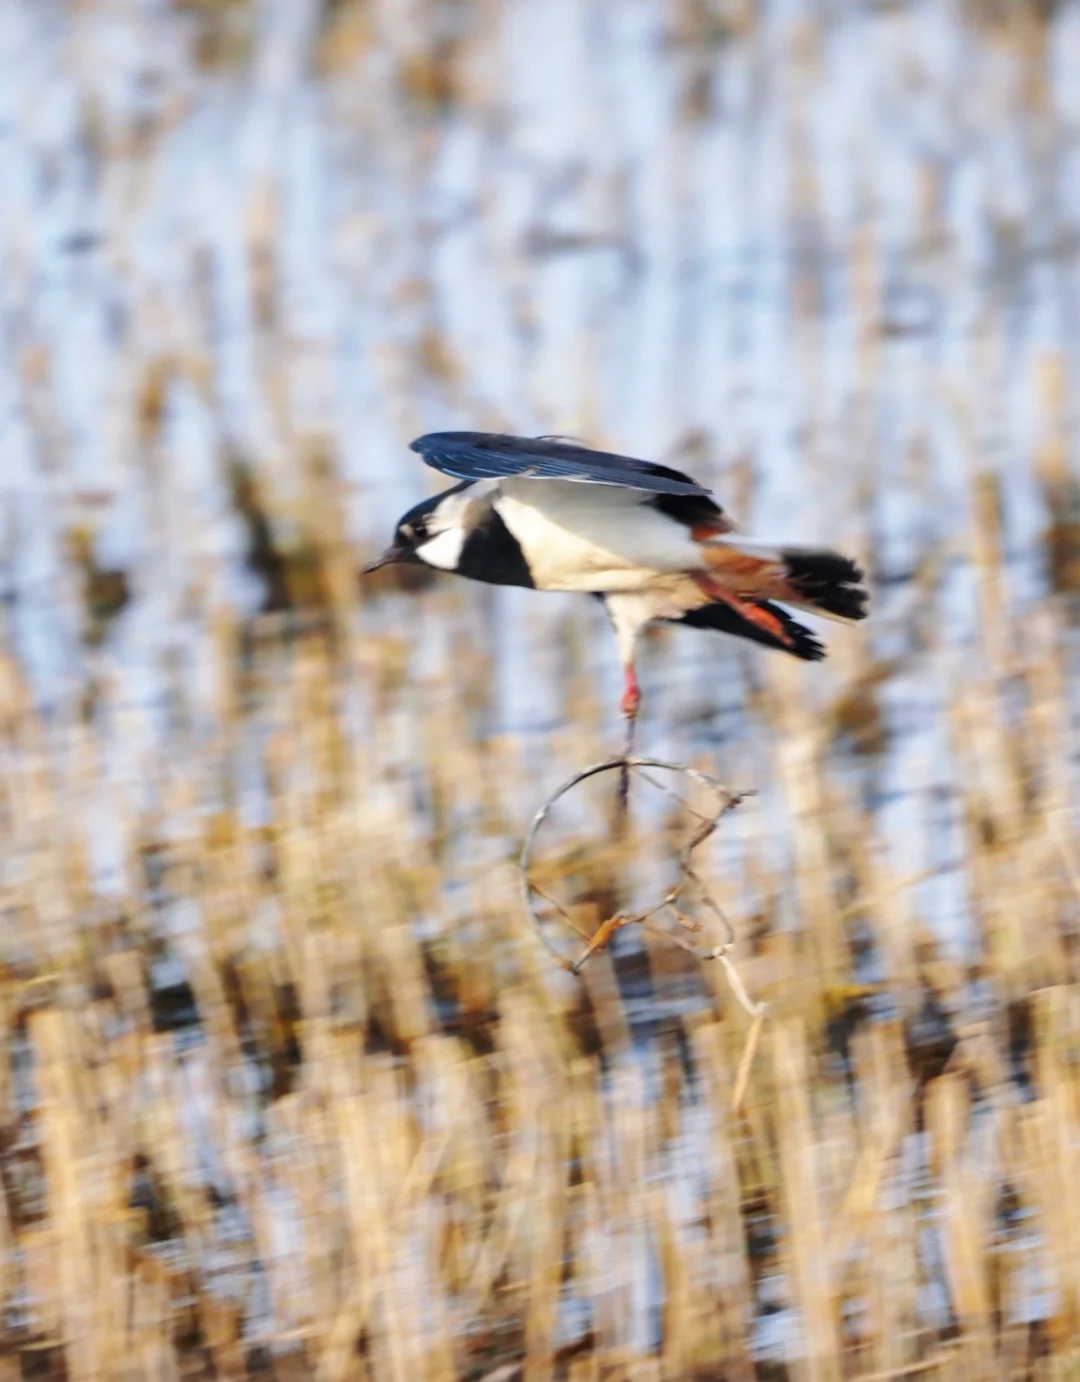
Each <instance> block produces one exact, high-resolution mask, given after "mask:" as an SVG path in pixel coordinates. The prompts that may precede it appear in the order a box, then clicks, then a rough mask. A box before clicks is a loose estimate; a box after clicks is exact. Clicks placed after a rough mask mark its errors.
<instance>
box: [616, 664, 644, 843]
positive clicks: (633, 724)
mask: <svg viewBox="0 0 1080 1382" xmlns="http://www.w3.org/2000/svg"><path fill="white" fill-rule="evenodd" d="M623 671H624V677H625V680H624V682H623V697H622V705H621V707H620V708H621V710H622V713H623V717H624V718H625V720H626V740H625V743H624V745H623V765H622V770H621V772H620V773H619V822H620V824H624V823H625V821H626V815H627V812H628V810H629V808H630V759H631V758H632V757H633V753H634V731H635V729H636V728H637V713H638V707H639V706H640V705H641V688H640V687H639V686H638V683H637V676H636V675H635V673H634V664H633V663H632V662H628V663H627V664H626V666H625V668H624V669H623Z"/></svg>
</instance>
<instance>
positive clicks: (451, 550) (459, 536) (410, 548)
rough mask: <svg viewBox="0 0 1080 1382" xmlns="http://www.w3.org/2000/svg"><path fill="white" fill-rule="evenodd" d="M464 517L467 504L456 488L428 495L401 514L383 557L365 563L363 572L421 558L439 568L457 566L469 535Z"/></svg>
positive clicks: (423, 561)
mask: <svg viewBox="0 0 1080 1382" xmlns="http://www.w3.org/2000/svg"><path fill="white" fill-rule="evenodd" d="M464 520H465V506H464V504H463V503H462V502H461V500H460V498H459V495H458V493H457V491H455V490H451V492H450V493H449V494H437V495H436V496H435V497H434V498H433V499H425V500H424V501H423V502H422V503H420V504H416V505H415V506H414V507H413V508H411V509H410V510H409V511H408V513H406V514H403V515H402V517H401V518H400V519H399V520H398V525H397V527H396V528H395V529H394V540H393V541H392V542H391V544H390V546H389V547H388V548H387V549H386V551H385V552H384V553H383V554H382V556H381V557H379V558H377V559H376V560H375V561H373V562H371V563H370V565H368V566H365V567H364V571H363V574H364V575H367V574H368V572H369V571H378V570H379V568H380V567H382V566H389V565H390V563H391V562H420V563H421V564H422V565H424V566H434V567H435V568H436V569H438V570H440V571H453V570H455V569H456V567H457V562H458V557H459V556H460V555H461V549H462V546H463V545H464V542H465V538H466V537H467V536H468V533H467V529H466V526H465V521H464Z"/></svg>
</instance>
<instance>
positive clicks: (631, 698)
mask: <svg viewBox="0 0 1080 1382" xmlns="http://www.w3.org/2000/svg"><path fill="white" fill-rule="evenodd" d="M640 705H641V688H640V686H638V683H637V677H636V675H635V674H634V669H633V667H627V668H626V670H625V673H624V680H623V695H622V702H621V704H620V707H619V708H620V710H621V711H622V713H623V714H624V715H625V716H626V718H627V719H628V720H629V721H630V722H631V724H633V720H634V717H635V716H636V715H637V713H638V709H639V707H640Z"/></svg>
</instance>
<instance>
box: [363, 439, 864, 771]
mask: <svg viewBox="0 0 1080 1382" xmlns="http://www.w3.org/2000/svg"><path fill="white" fill-rule="evenodd" d="M410 448H411V450H413V451H417V452H419V453H420V455H421V456H422V457H423V459H424V461H425V462H426V463H427V464H428V465H429V466H432V467H433V468H434V469H435V470H440V471H442V472H443V474H445V475H450V476H452V477H453V478H454V479H456V480H459V481H460V482H461V483H460V484H457V485H455V486H454V487H453V489H448V490H445V491H443V493H442V494H436V495H435V496H434V497H433V498H431V499H425V500H424V501H423V503H420V504H417V505H416V506H415V507H414V508H411V509H410V510H409V511H408V513H406V514H405V515H403V517H402V518H401V520H400V521H399V523H398V525H397V529H396V531H395V533H394V538H393V541H392V543H391V544H390V546H389V547H388V548H387V550H386V551H385V552H384V553H383V555H382V556H381V557H380V558H379V559H378V560H377V561H374V562H372V563H371V565H370V566H368V567H366V568H365V570H366V571H375V570H378V568H379V567H381V566H386V565H387V564H389V563H390V562H422V563H424V564H425V565H427V566H430V567H434V568H435V569H437V570H440V571H450V572H454V573H456V574H457V575H459V576H468V577H469V578H470V579H471V580H474V581H485V582H487V583H489V584H491V585H517V586H527V587H529V588H530V589H534V590H564V591H580V592H584V593H587V594H590V595H594V596H598V597H599V598H600V599H601V600H602V601H603V603H604V607H605V608H606V610H607V614H608V618H609V619H610V621H611V624H612V627H613V628H614V630H615V637H616V639H617V641H618V646H619V655H620V657H621V659H622V665H623V674H624V686H623V697H622V705H621V709H622V713H623V715H624V716H626V718H627V721H628V745H629V743H630V742H631V740H632V732H633V722H634V718H635V717H636V715H637V713H638V708H639V706H640V703H641V692H640V690H639V688H638V682H637V676H636V674H635V671H634V651H635V647H636V644H637V639H638V635H639V634H640V633H641V631H642V629H643V628H644V627H645V626H646V624H650V623H652V622H653V621H654V620H663V621H665V622H668V623H675V624H687V625H689V626H690V627H691V628H697V629H714V630H716V631H717V632H719V633H730V634H734V635H735V636H736V637H739V638H748V639H750V640H751V641H753V642H755V643H760V644H763V645H764V646H765V647H767V648H777V649H780V650H781V651H783V652H786V653H790V654H791V655H792V656H793V657H798V658H802V659H803V660H804V661H806V662H817V661H819V660H820V659H821V658H823V657H824V656H825V649H824V648H823V647H822V645H821V643H819V642H818V640H817V638H815V636H814V634H813V633H812V632H811V631H810V630H809V629H808V628H806V627H805V626H804V625H802V624H800V623H798V622H797V621H796V620H795V619H793V618H792V616H791V615H790V614H789V613H788V611H787V610H786V609H784V608H782V606H783V605H788V606H791V607H792V608H793V609H798V610H810V611H813V613H815V614H819V615H824V616H825V617H827V618H830V619H837V620H840V621H843V622H849V621H854V620H857V619H862V618H863V617H864V616H865V614H866V603H867V592H866V589H865V587H864V586H863V584H862V580H863V574H862V572H861V571H860V570H859V567H858V566H857V565H856V564H855V562H853V561H852V560H851V559H850V558H849V557H845V556H842V555H841V554H840V553H838V552H832V551H829V550H826V549H820V548H805V547H777V546H771V545H768V544H764V543H758V542H751V541H748V540H746V539H745V538H742V537H740V536H738V535H737V533H736V531H735V525H734V524H733V523H732V521H731V520H730V519H729V518H728V516H727V515H726V514H725V513H724V511H723V510H722V509H721V508H720V506H719V505H718V504H717V503H716V501H715V500H714V499H713V498H712V495H711V493H710V491H709V490H707V489H705V488H704V487H703V486H701V485H699V484H698V483H697V482H696V481H695V480H692V479H691V478H690V476H689V475H684V474H682V473H681V472H680V471H678V470H672V469H671V468H670V467H668V466H664V465H656V464H654V463H652V462H651V461H639V460H634V459H632V458H631V457H629V456H618V455H614V454H612V453H611V452H607V451H593V450H592V449H591V448H589V447H585V446H579V445H577V444H574V443H571V442H568V441H563V440H561V439H559V438H555V437H511V436H502V435H499V434H497V433H489V432H429V433H428V434H426V435H425V436H422V437H417V439H416V440H415V441H414V442H412V443H410Z"/></svg>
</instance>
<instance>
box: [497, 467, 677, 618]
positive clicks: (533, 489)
mask: <svg viewBox="0 0 1080 1382" xmlns="http://www.w3.org/2000/svg"><path fill="white" fill-rule="evenodd" d="M499 490H500V492H499V494H498V496H497V497H496V498H495V501H494V502H495V508H496V509H497V510H498V513H499V516H500V517H501V518H502V520H503V522H504V523H505V524H506V526H507V528H509V530H510V532H511V533H512V534H513V536H514V537H515V538H516V539H517V542H518V545H519V546H520V547H521V550H522V553H523V554H524V556H525V560H526V561H527V562H528V564H529V570H530V571H531V572H532V578H533V582H534V584H535V586H536V588H537V589H538V590H580V591H616V590H642V589H644V588H645V587H647V586H649V585H650V584H651V583H652V582H653V581H655V579H656V576H657V574H658V573H664V574H667V573H673V572H679V571H700V570H703V569H704V561H703V560H702V555H701V550H700V547H699V546H698V544H697V543H696V542H694V540H693V539H692V538H691V537H690V535H689V534H688V532H687V531H686V529H685V528H684V527H683V525H682V524H681V523H677V522H675V521H674V520H673V519H670V518H667V517H666V516H665V515H664V514H662V513H660V512H658V511H657V510H656V509H654V508H651V507H650V506H649V505H648V504H647V503H645V502H644V501H645V500H646V499H647V498H648V496H647V495H645V494H643V493H642V492H641V491H639V490H631V489H623V488H617V487H615V486H613V485H588V486H586V485H579V484H575V483H573V482H572V481H568V480H545V481H544V482H543V484H539V483H537V482H536V481H532V480H522V479H519V478H515V479H511V480H504V481H502V483H501V485H500V486H499Z"/></svg>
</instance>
